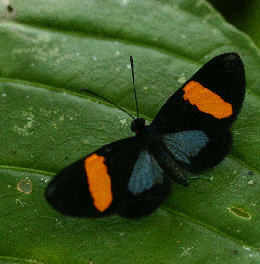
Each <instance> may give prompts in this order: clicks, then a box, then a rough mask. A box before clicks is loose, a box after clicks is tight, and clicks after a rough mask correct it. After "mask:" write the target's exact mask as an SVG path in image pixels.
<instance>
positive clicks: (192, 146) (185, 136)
mask: <svg viewBox="0 0 260 264" xmlns="http://www.w3.org/2000/svg"><path fill="white" fill-rule="evenodd" d="M163 142H164V143H165V145H166V147H167V148H168V149H169V151H170V152H171V154H172V155H173V156H174V157H175V158H176V159H177V160H179V161H182V162H185V163H188V164H190V160H189V157H194V156H196V155H198V153H199V152H200V150H201V149H202V148H204V147H205V146H206V145H207V143H208V142H209V138H208V137H207V135H206V134H205V133H204V132H203V131H201V130H188V131H183V132H177V133H172V134H167V135H165V136H164V137H163Z"/></svg>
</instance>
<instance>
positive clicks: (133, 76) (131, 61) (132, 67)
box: [130, 56, 139, 118]
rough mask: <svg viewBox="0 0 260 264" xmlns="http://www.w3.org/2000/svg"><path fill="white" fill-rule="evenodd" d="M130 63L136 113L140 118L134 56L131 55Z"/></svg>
mask: <svg viewBox="0 0 260 264" xmlns="http://www.w3.org/2000/svg"><path fill="white" fill-rule="evenodd" d="M130 63H131V70H132V79H133V87H134V94H135V106H136V115H137V118H138V117H139V111H138V103H137V96H136V90H135V74H134V60H133V57H132V56H130Z"/></svg>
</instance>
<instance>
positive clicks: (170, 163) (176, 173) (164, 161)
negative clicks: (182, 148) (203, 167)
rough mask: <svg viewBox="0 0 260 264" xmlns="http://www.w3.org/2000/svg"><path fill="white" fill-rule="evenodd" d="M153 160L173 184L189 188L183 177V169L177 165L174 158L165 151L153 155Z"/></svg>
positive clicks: (185, 178)
mask: <svg viewBox="0 0 260 264" xmlns="http://www.w3.org/2000/svg"><path fill="white" fill-rule="evenodd" d="M154 155H155V158H156V160H157V162H158V163H159V165H160V166H161V167H162V168H163V170H164V171H165V173H166V174H167V175H168V176H169V177H171V178H172V179H173V180H174V181H175V182H177V183H179V184H182V185H184V186H189V184H188V181H187V177H186V176H185V174H184V172H183V169H182V168H181V167H180V166H179V165H178V164H177V162H176V161H175V160H174V158H173V157H172V156H171V155H170V154H169V153H168V152H167V151H166V150H162V151H160V152H156V153H154Z"/></svg>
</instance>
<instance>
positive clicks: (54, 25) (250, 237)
mask: <svg viewBox="0 0 260 264" xmlns="http://www.w3.org/2000/svg"><path fill="white" fill-rule="evenodd" d="M172 2H173V1H155V0H154V1H147V2H145V1H128V0H122V1H94V0H93V1H75V2H72V1H58V0H57V1H46V0H45V1H39V0H37V1H36V0H31V1H19V0H16V1H12V6H11V7H12V8H13V11H12V8H10V6H9V8H7V4H8V3H9V2H8V1H2V2H0V4H1V5H0V8H1V9H0V16H1V18H2V20H1V22H0V76H1V79H0V111H1V118H0V126H1V137H0V146H1V152H0V160H1V166H0V190H1V192H0V193H1V195H0V234H1V237H0V263H1V264H2V263H32V261H34V262H35V263H88V262H89V263H91V260H93V262H94V263H95V264H96V263H149V264H151V263H163V264H166V263H167V264H168V263H169V264H171V263H259V261H260V253H259V247H260V241H259V238H260V234H259V230H260V228H259V222H260V217H259V216H260V212H259V202H260V195H259V168H260V159H259V156H260V155H259V154H260V153H259V152H260V151H259V144H260V133H259V132H260V131H259V120H260V112H259V109H260V90H259V86H260V82H259V78H258V72H259V65H260V59H259V51H258V50H257V49H256V48H255V46H254V44H253V43H252V41H251V40H250V39H249V38H248V37H247V36H245V35H244V34H242V33H241V32H238V31H237V30H236V29H235V28H233V27H232V26H230V25H229V24H227V23H226V22H225V21H224V20H223V19H222V18H221V16H220V15H219V14H218V13H216V11H215V10H213V9H212V8H211V6H209V5H208V4H207V3H206V2H204V1H201V0H198V1H192V0H179V1H174V4H173V3H172ZM227 51H236V52H238V53H239V54H240V55H241V57H242V59H243V61H244V64H245V69H246V77H247V94H246V99H245V103H244V106H243V109H242V111H241V113H240V115H239V118H238V120H237V121H236V123H235V124H234V126H233V128H232V131H233V135H234V146H233V149H232V151H231V153H230V154H229V156H228V157H227V158H226V159H225V160H224V161H223V162H222V163H221V164H220V165H219V166H217V167H216V168H214V169H212V170H209V171H208V172H206V173H204V174H202V175H200V177H199V178H196V179H191V180H190V187H189V188H184V187H182V186H178V185H177V184H174V185H173V192H172V194H171V195H170V197H169V199H168V200H167V201H166V202H165V203H164V205H163V206H162V207H161V208H160V209H159V210H157V211H156V212H155V213H154V214H152V215H151V216H149V217H146V218H144V219H141V220H128V219H122V218H120V217H118V216H116V215H115V216H112V217H107V218H104V219H98V220H96V219H71V218H68V217H64V216H61V215H59V214H58V213H56V212H55V211H54V210H53V209H52V208H50V207H49V206H48V205H47V203H46V202H45V200H44V198H43V192H44V189H45V187H46V184H47V182H48V181H49V180H50V179H51V178H52V177H53V176H54V174H55V173H56V172H57V171H58V170H60V169H61V168H63V167H64V166H66V165H68V164H70V163H71V162H72V161H74V160H76V159H78V158H80V157H82V156H84V155H86V154H87V153H89V152H91V151H93V150H95V149H96V148H98V147H100V146H102V145H103V144H106V143H109V142H112V141H114V140H118V139H121V138H124V137H127V136H130V135H131V132H130V129H129V124H130V122H131V120H130V119H129V118H128V116H127V115H125V114H124V113H123V112H120V111H119V110H118V109H116V108H114V107H113V106H111V105H109V104H107V103H104V102H103V101H100V100H99V99H97V98H94V97H93V96H91V95H89V94H82V93H81V92H80V91H79V88H87V89H88V90H90V91H95V92H96V93H99V94H100V95H102V96H105V97H106V98H109V99H110V100H112V101H113V102H115V103H117V104H119V105H120V106H122V107H124V108H125V109H127V110H128V111H130V112H131V113H132V114H134V111H135V102H134V96H133V91H132V84H131V72H130V70H129V63H128V58H129V55H133V56H134V59H135V74H136V83H137V93H138V102H139V107H140V111H141V115H142V116H145V117H146V118H147V119H148V120H150V121H151V120H152V118H153V117H154V115H155V114H156V113H157V111H158V110H159V109H160V107H161V106H162V104H163V103H164V102H165V101H166V100H167V98H168V97H169V96H170V95H171V94H173V92H174V91H175V90H176V89H177V88H178V87H179V86H180V85H181V84H182V83H183V82H185V80H187V79H188V78H189V77H190V76H191V75H192V74H193V73H194V72H195V71H196V70H198V69H199V67H201V66H202V65H203V64H204V63H205V62H206V61H208V60H209V59H210V58H212V57H213V56H215V55H218V54H221V53H223V52H227ZM68 188H69V186H68Z"/></svg>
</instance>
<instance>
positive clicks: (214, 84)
mask: <svg viewBox="0 0 260 264" xmlns="http://www.w3.org/2000/svg"><path fill="white" fill-rule="evenodd" d="M244 96H245V73H244V67H243V63H242V61H241V59H240V57H239V56H238V55H237V54H236V53H233V52H231V53H225V54H222V55H220V56H217V57H215V58H213V59H212V60H211V61H209V62H208V63H206V64H205V65H204V66H203V67H202V68H201V69H200V70H199V71H198V72H196V73H195V74H194V75H193V76H192V77H191V79H190V80H188V81H187V82H186V83H185V84H184V85H183V86H182V87H181V88H180V89H179V90H177V91H176V92H175V93H174V95H173V96H172V97H170V98H169V99H168V101H167V102H166V103H165V104H164V106H163V107H162V108H161V110H160V111H159V113H158V114H157V116H156V117H155V119H154V120H153V122H152V123H151V124H150V125H148V126H146V125H145V120H144V119H143V118H137V119H135V120H134V121H133V122H132V124H131V130H132V131H133V132H135V133H136V135H135V136H134V137H130V138H126V139H123V140H119V141H116V142H114V143H111V144H108V145H105V146H103V147H102V148H100V149H98V150H96V151H95V152H93V153H91V154H89V155H87V156H86V157H84V158H83V159H80V160H78V161H76V162H75V163H73V164H71V165H70V166H68V167H67V168H65V169H63V170H62V171H61V172H59V173H58V174H57V176H56V177H55V178H54V179H53V180H52V181H51V182H50V183H49V185H48V187H47V189H46V192H45V197H46V199H47V201H48V203H49V204H50V205H52V206H53V207H54V208H55V209H56V210H58V211H59V212H61V213H62V214H65V215H69V216H78V217H100V216H106V215H109V214H112V213H114V212H117V213H118V214H119V215H121V216H123V217H143V216H145V215H148V214H150V213H152V212H153V211H154V210H155V209H156V208H157V207H158V206H159V205H160V204H161V203H162V202H163V201H164V200H165V198H166V197H167V195H168V194H169V193H170V191H171V180H170V178H172V179H173V180H174V181H175V182H177V183H180V184H183V185H185V186H187V185H188V183H187V178H186V177H185V170H187V171H191V172H194V173H198V172H201V171H203V170H205V169H208V168H211V167H213V166H215V165H216V164H218V163H219V162H220V161H222V160H223V158H224V157H225V156H226V155H227V154H228V152H229V150H230V147H231V144H232V135H231V132H230V131H229V127H230V126H231V124H232V122H233V121H234V120H235V119H236V118H237V115H238V113H239V111H240V109H241V106H242V103H243V100H244Z"/></svg>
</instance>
